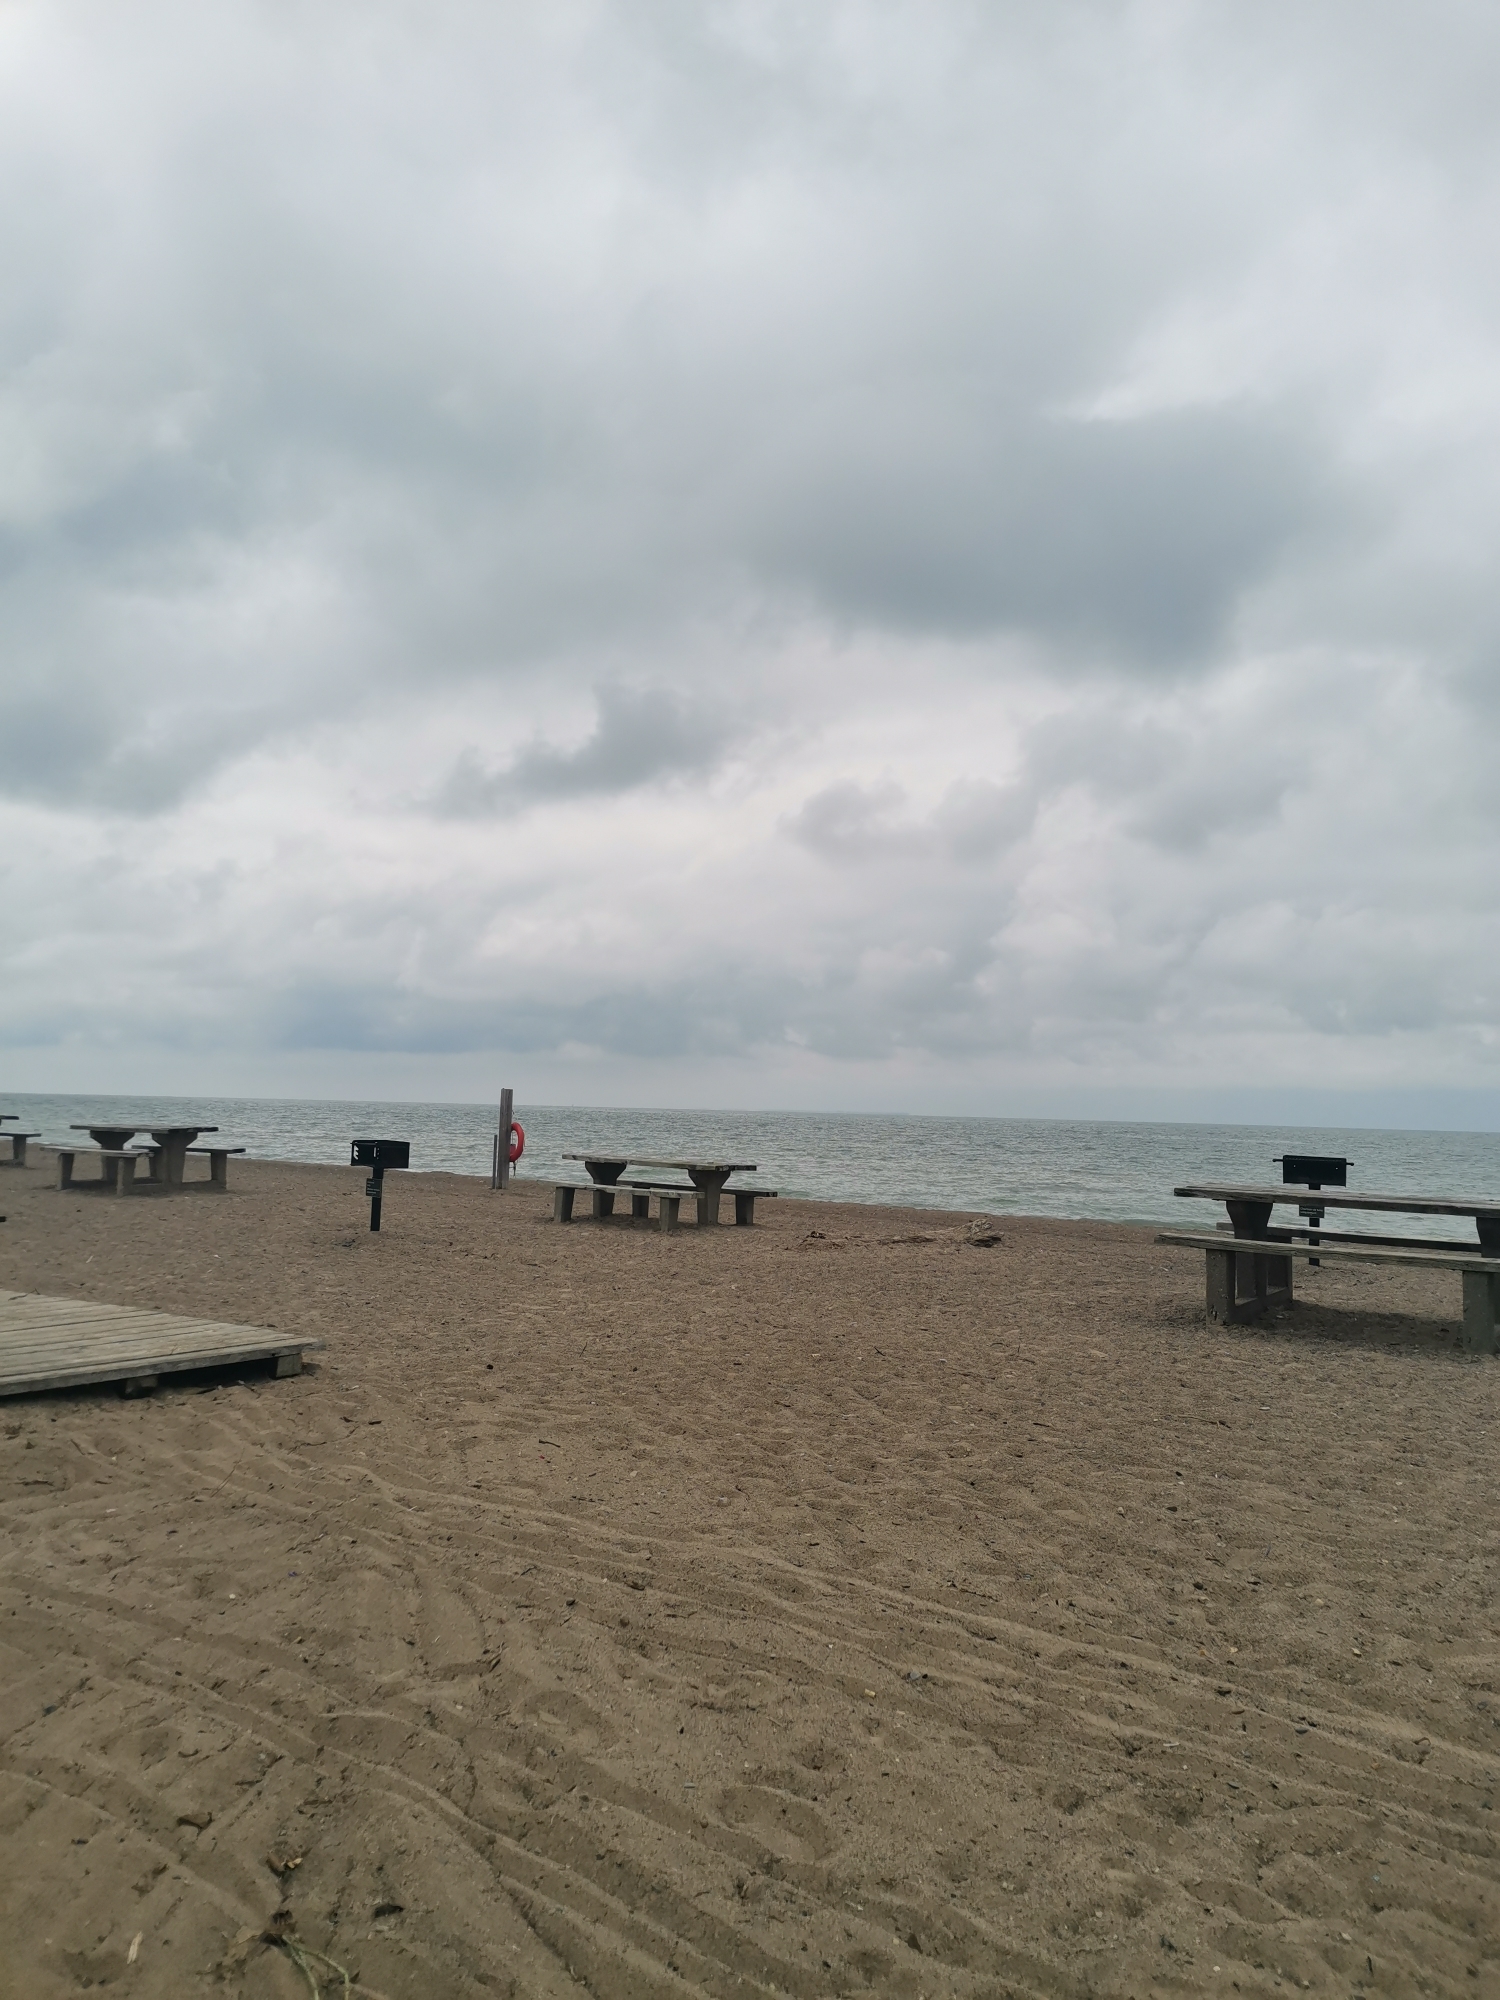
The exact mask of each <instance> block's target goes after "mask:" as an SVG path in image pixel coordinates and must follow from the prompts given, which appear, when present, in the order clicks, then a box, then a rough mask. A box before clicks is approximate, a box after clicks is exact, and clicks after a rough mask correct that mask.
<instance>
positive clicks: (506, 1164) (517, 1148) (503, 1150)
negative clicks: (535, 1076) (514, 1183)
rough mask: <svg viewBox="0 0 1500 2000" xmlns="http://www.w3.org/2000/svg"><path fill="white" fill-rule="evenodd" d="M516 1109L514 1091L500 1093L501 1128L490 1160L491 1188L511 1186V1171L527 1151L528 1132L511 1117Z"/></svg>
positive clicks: (496, 1135)
mask: <svg viewBox="0 0 1500 2000" xmlns="http://www.w3.org/2000/svg"><path fill="white" fill-rule="evenodd" d="M515 1108H516V1094H515V1092H514V1091H513V1090H509V1089H506V1090H502V1091H501V1093H500V1128H499V1130H498V1131H497V1132H496V1134H495V1148H494V1152H493V1154H492V1155H491V1158H490V1186H491V1187H492V1188H506V1187H509V1186H510V1170H511V1168H512V1167H513V1166H514V1165H515V1163H516V1161H517V1160H519V1159H520V1157H521V1155H522V1154H523V1153H524V1152H525V1151H526V1132H525V1128H524V1127H523V1126H520V1125H518V1124H517V1123H516V1121H515V1119H514V1117H513V1116H512V1115H511V1114H512V1113H513V1112H514V1110H515Z"/></svg>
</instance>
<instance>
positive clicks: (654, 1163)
mask: <svg viewBox="0 0 1500 2000" xmlns="http://www.w3.org/2000/svg"><path fill="white" fill-rule="evenodd" d="M562 1158H563V1159H565V1160H599V1161H602V1162H603V1163H604V1165H606V1166H611V1167H612V1166H614V1165H615V1163H616V1161H618V1162H619V1164H620V1165H621V1166H622V1167H675V1168H676V1169H677V1171H678V1172H679V1173H684V1174H754V1173H758V1172H759V1171H760V1169H759V1168H758V1167H757V1166H756V1165H755V1163H754V1161H750V1162H749V1163H748V1164H747V1163H746V1162H745V1161H740V1162H739V1163H737V1164H735V1165H731V1164H730V1163H729V1162H728V1161H727V1160H648V1159H644V1158H643V1157H642V1156H641V1155H640V1154H639V1153H611V1152H602V1153H600V1152H593V1153H564V1154H563V1155H562Z"/></svg>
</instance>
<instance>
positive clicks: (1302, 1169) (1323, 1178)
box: [1276, 1153, 1354, 1264]
mask: <svg viewBox="0 0 1500 2000" xmlns="http://www.w3.org/2000/svg"><path fill="white" fill-rule="evenodd" d="M1276 1158H1277V1160H1278V1161H1279V1163H1280V1166H1281V1184H1282V1186H1283V1187H1305V1188H1306V1189H1307V1190H1308V1191H1309V1193H1312V1194H1315V1193H1316V1192H1317V1190H1318V1189H1319V1188H1326V1187H1348V1185H1349V1169H1350V1168H1351V1167H1352V1166H1353V1165H1354V1162H1353V1161H1352V1160H1346V1159H1343V1158H1342V1157H1341V1156H1340V1155H1338V1154H1335V1153H1278V1154H1277V1156H1276ZM1297 1213H1298V1214H1299V1215H1300V1216H1304V1217H1305V1218H1306V1219H1307V1221H1309V1222H1310V1223H1312V1224H1313V1226H1314V1228H1315V1229H1316V1226H1317V1224H1318V1223H1320V1222H1321V1221H1322V1220H1323V1216H1324V1213H1325V1210H1324V1208H1323V1206H1322V1204H1321V1203H1320V1202H1305V1201H1304V1202H1299V1203H1298V1204H1297ZM1307 1240H1308V1242H1309V1243H1316V1242H1317V1240H1318V1239H1317V1236H1316V1235H1310V1236H1309V1237H1308V1239H1307ZM1307 1261H1308V1263H1309V1264H1316V1263H1317V1262H1318V1259H1317V1258H1316V1257H1309V1258H1308V1260H1307Z"/></svg>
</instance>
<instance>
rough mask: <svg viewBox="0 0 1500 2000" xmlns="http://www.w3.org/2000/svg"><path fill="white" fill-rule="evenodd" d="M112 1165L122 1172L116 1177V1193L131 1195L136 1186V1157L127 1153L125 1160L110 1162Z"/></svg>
mask: <svg viewBox="0 0 1500 2000" xmlns="http://www.w3.org/2000/svg"><path fill="white" fill-rule="evenodd" d="M110 1165H111V1166H115V1167H118V1168H119V1170H120V1171H119V1172H118V1173H117V1174H116V1175H115V1193H116V1194H129V1193H130V1191H131V1189H132V1188H133V1187H134V1186H135V1157H134V1155H133V1154H130V1153H127V1154H126V1155H125V1157H124V1159H123V1160H112V1161H111V1162H110Z"/></svg>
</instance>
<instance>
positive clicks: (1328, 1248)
mask: <svg viewBox="0 0 1500 2000" xmlns="http://www.w3.org/2000/svg"><path fill="white" fill-rule="evenodd" d="M1172 1192H1173V1193H1174V1194H1175V1195H1180V1196H1183V1197H1184V1198H1187V1199H1192V1200H1199V1201H1222V1202H1223V1203H1224V1206H1225V1209H1226V1211H1227V1213H1228V1217H1229V1220H1228V1221H1227V1223H1221V1224H1220V1225H1219V1227H1218V1228H1217V1229H1213V1230H1163V1231H1162V1232H1161V1233H1160V1234H1159V1235H1158V1236H1157V1239H1156V1240H1157V1242H1158V1243H1168V1244H1174V1245H1177V1246H1178V1247H1180V1248H1183V1249H1193V1250H1202V1251H1203V1253H1204V1259H1205V1267H1206V1277H1207V1293H1208V1316H1209V1318H1210V1319H1213V1320H1222V1321H1225V1322H1234V1321H1243V1320H1249V1319H1254V1318H1255V1317H1257V1315H1259V1314H1261V1313H1264V1312H1266V1311H1269V1310H1270V1309H1272V1308H1273V1307H1282V1306H1289V1305H1291V1304H1292V1302H1293V1299H1292V1260H1293V1259H1294V1258H1297V1257H1301V1258H1304V1259H1305V1260H1306V1261H1307V1262H1309V1263H1348V1264H1406V1265H1412V1266H1415V1267H1417V1268H1420V1269H1427V1270H1442V1271H1452V1272H1454V1273H1455V1274H1456V1275H1457V1276H1458V1277H1459V1278H1460V1279H1461V1281H1462V1289H1463V1334H1462V1340H1463V1345H1464V1346H1465V1348H1467V1349H1469V1350H1470V1351H1472V1352H1475V1353H1481V1354H1494V1353H1496V1352H1500V1341H1497V1336H1496V1318H1497V1311H1500V1200H1495V1199H1492V1198H1488V1197H1486V1198H1483V1199H1477V1200H1462V1199H1456V1198H1453V1197H1450V1196H1446V1195H1412V1194H1376V1193H1370V1192H1363V1191H1359V1190H1353V1189H1345V1188H1318V1189H1316V1190H1309V1189H1308V1188H1305V1187H1287V1186H1281V1187H1274V1186H1273V1187H1260V1186H1255V1185H1246V1184H1224V1183H1220V1182H1210V1183H1207V1184H1197V1185H1193V1186H1189V1187H1180V1188H1174V1189H1173V1190H1172ZM1278 1206H1295V1207H1296V1208H1297V1210H1298V1216H1297V1219H1295V1220H1290V1221H1286V1222H1280V1223H1278V1224H1276V1225H1275V1226H1273V1225H1272V1222H1271V1216H1272V1212H1273V1210H1274V1209H1276V1208H1277V1207H1278ZM1329 1209H1360V1210H1364V1211H1367V1212H1370V1213H1377V1214H1378V1213H1386V1214H1398V1215H1417V1216H1427V1215H1454V1216H1468V1217H1470V1218H1471V1219H1472V1220H1473V1222H1474V1225H1475V1233H1476V1236H1477V1238H1478V1241H1477V1243H1476V1244H1475V1245H1474V1246H1473V1247H1472V1248H1466V1247H1465V1245H1463V1244H1462V1243H1455V1242H1453V1241H1451V1240H1448V1239H1445V1238H1442V1237H1398V1236H1389V1235H1387V1236H1379V1235H1374V1234H1371V1233H1369V1232H1362V1231H1352V1230H1346V1231H1339V1232H1337V1233H1335V1234H1333V1235H1330V1234H1329V1233H1328V1231H1327V1229H1326V1228H1325V1227H1324V1225H1323V1223H1322V1220H1321V1218H1322V1215H1323V1213H1324V1211H1326V1210H1329Z"/></svg>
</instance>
